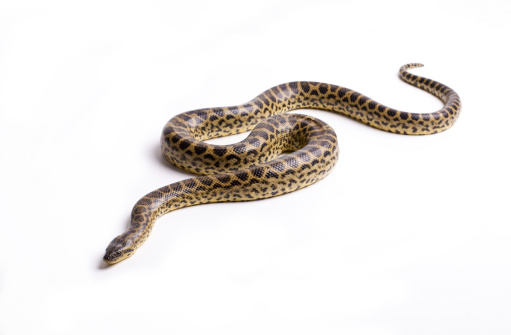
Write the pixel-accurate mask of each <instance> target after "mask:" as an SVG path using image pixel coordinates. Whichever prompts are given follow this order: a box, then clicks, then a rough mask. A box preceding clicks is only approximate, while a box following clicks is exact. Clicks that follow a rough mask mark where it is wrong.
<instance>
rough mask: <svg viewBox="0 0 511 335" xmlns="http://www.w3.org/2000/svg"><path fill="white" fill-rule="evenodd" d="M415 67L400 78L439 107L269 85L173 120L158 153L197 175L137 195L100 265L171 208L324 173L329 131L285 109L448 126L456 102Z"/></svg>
mask: <svg viewBox="0 0 511 335" xmlns="http://www.w3.org/2000/svg"><path fill="white" fill-rule="evenodd" d="M420 66H422V64H417V63H412V64H407V65H404V66H402V67H401V68H400V70H399V75H400V78H401V79H402V80H404V81H405V82H407V83H409V84H411V85H414V86H416V87H418V88H420V89H422V90H425V91H427V92H429V93H431V94H433V95H435V96H436V97H438V98H439V99H441V100H442V101H443V102H444V106H443V107H442V108H441V109H440V110H438V111H436V112H433V113H409V112H404V111H399V110H396V109H393V108H390V107H387V106H384V105H382V104H380V103H378V102H376V101H374V100H372V99H370V98H368V97H367V96H365V95H363V94H360V93H358V92H355V91H353V90H350V89H348V88H344V87H341V86H336V85H331V84H324V83H318V82H310V81H299V82H291V83H286V84H282V85H279V86H275V87H273V88H271V89H269V90H267V91H265V92H263V93H261V94H260V95H258V96H257V97H255V98H254V99H252V100H251V101H249V102H247V103H245V104H242V105H238V106H230V107H221V108H205V109H198V110H193V111H189V112H185V113H181V114H179V115H176V116H175V117H173V118H172V119H170V121H168V122H167V124H166V125H165V127H164V129H163V133H162V136H161V148H162V151H163V154H164V155H165V157H166V158H167V159H168V160H169V161H170V162H171V163H172V164H174V165H175V166H177V167H179V168H181V169H184V170H186V171H188V172H192V173H194V174H197V175H201V176H198V177H194V178H189V179H186V180H183V181H179V182H176V183H173V184H170V185H168V186H164V187H162V188H160V189H158V190H155V191H153V192H151V193H149V194H147V195H146V196H144V197H143V198H141V199H140V200H139V201H138V202H137V203H136V204H135V206H134V207H133V210H132V213H131V222H130V225H129V227H128V229H127V230H126V231H125V232H124V233H122V234H121V235H119V236H117V237H116V238H114V239H113V240H112V242H111V243H110V244H109V245H108V247H107V249H106V253H105V256H104V258H103V259H104V261H105V262H107V263H109V264H114V263H118V262H120V261H122V260H124V259H126V258H128V257H130V256H132V255H133V253H134V252H135V251H136V250H137V248H138V247H140V246H141V245H142V244H143V243H144V242H145V241H146V239H147V238H148V237H149V235H150V233H151V230H152V228H153V225H154V223H155V221H156V220H157V219H158V218H159V217H160V216H162V215H164V214H166V213H168V212H171V211H173V210H176V209H179V208H183V207H187V206H193V205H199V204H205V203H215V202H233V201H249V200H257V199H265V198H270V197H274V196H278V195H282V194H285V193H289V192H293V191H295V190H298V189H301V188H303V187H306V186H309V185H311V184H313V183H315V182H317V181H319V180H321V179H323V178H324V177H325V176H327V175H328V173H329V172H330V171H331V170H332V168H333V167H334V165H335V163H336V162H337V159H338V157H339V153H338V145H337V137H336V134H335V132H334V130H333V129H332V128H331V127H330V126H329V125H327V124H326V123H324V122H323V121H321V120H318V119H316V118H313V117H311V116H306V115H300V114H284V113H286V112H288V111H292V110H296V109H301V108H311V109H321V110H327V111H332V112H336V113H339V114H342V115H345V116H348V117H350V118H352V119H355V120H358V121H360V122H362V123H364V124H366V125H368V126H371V127H374V128H377V129H380V130H384V131H387V132H392V133H396V134H404V135H428V134H435V133H438V132H441V131H444V130H446V129H448V128H450V127H451V126H452V125H453V123H454V122H455V121H456V119H457V118H458V116H459V113H460V111H461V101H460V98H459V96H458V94H457V93H456V92H455V91H453V90H452V89H450V88H449V87H447V86H445V85H443V84H441V83H439V82H437V81H434V80H431V79H428V78H424V77H419V76H417V75H414V74H411V73H409V72H408V71H407V69H410V68H414V67H420ZM250 130H251V132H250V134H249V135H248V137H247V138H246V139H244V140H243V141H241V142H239V143H236V144H231V145H214V144H209V143H205V142H204V141H205V140H208V139H212V138H217V137H222V136H228V135H234V134H239V133H243V132H247V131H250ZM283 153H285V155H282V154H283Z"/></svg>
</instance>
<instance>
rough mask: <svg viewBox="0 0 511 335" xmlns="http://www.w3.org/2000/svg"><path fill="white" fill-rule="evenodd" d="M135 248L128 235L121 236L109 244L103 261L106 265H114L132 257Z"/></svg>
mask: <svg viewBox="0 0 511 335" xmlns="http://www.w3.org/2000/svg"><path fill="white" fill-rule="evenodd" d="M134 252H135V246H134V245H133V240H132V238H131V237H130V235H126V234H122V235H119V236H117V237H116V238H114V239H113V240H112V242H110V244H109V245H108V247H107V248H106V253H105V256H104V257H103V260H104V261H105V262H107V263H108V264H115V263H118V262H120V261H122V260H123V259H126V258H128V257H130V256H131V255H133V253H134Z"/></svg>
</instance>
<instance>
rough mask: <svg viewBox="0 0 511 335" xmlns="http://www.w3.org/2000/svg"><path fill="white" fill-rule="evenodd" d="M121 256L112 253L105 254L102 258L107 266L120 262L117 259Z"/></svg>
mask: <svg viewBox="0 0 511 335" xmlns="http://www.w3.org/2000/svg"><path fill="white" fill-rule="evenodd" d="M120 256H121V253H120V252H112V253H106V254H105V256H104V257H103V260H104V261H105V262H106V263H108V264H115V263H117V262H119V261H120V259H119V257H120Z"/></svg>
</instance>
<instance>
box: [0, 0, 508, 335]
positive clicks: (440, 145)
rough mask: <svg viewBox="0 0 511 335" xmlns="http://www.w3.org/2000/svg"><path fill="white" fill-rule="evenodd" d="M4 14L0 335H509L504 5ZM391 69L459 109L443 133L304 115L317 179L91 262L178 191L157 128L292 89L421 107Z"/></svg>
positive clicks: (27, 7) (184, 222) (297, 4)
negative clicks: (315, 143) (323, 86)
mask: <svg viewBox="0 0 511 335" xmlns="http://www.w3.org/2000/svg"><path fill="white" fill-rule="evenodd" d="M0 4H1V5H0V169H1V170H0V172H1V174H0V206H1V215H0V224H1V242H0V334H119V333H123V334H414V335H418V334H509V333H511V322H510V317H511V285H510V282H511V261H510V255H511V219H510V215H509V200H510V195H509V189H510V187H511V181H510V177H509V172H510V168H511V166H510V163H509V152H510V147H509V145H510V143H511V141H510V136H509V133H510V128H509V127H510V122H511V117H510V103H509V89H510V83H509V78H510V75H511V73H510V68H509V59H510V56H511V54H510V52H509V40H510V35H511V34H510V33H511V29H510V26H511V23H510V22H511V21H510V17H511V5H510V2H509V1H496V0H493V1H488V0H484V1H467V0H464V1H449V0H431V1H424V2H413V1H408V0H406V1H404V0H403V1H370V0H362V1H298V0H292V1H284V0H282V1H278V0H267V1H250V2H248V1H247V2H244V1H83V2H78V1H32V2H30V1H7V2H6V1H1V2H0ZM408 62H421V63H424V64H425V65H426V67H424V68H421V69H415V70H413V71H412V72H413V73H415V74H418V75H421V76H426V77H430V78H433V79H435V80H438V81H440V82H443V83H445V84H447V85H448V86H450V87H452V88H454V89H455V90H456V91H457V92H458V93H459V94H460V96H461V98H462V102H463V111H462V114H461V117H460V119H459V120H458V122H457V123H456V124H455V126H454V127H453V128H452V129H450V130H448V131H447V132H444V133H442V134H438V135H433V136H423V137H407V136H399V135H393V134H389V133H385V132H382V131H378V130H375V129H372V128H369V127H367V126H365V125H362V124H359V123H357V122H354V121H352V120H349V119H347V118H345V117H341V116H339V115H335V114H331V113H327V112H318V111H300V112H301V113H307V114H310V115H313V116H317V117H318V118H321V119H322V120H324V121H326V122H327V123H329V124H330V125H331V126H332V127H333V128H334V129H335V130H336V132H337V135H338V137H339V141H340V153H341V158H340V160H339V163H338V164H337V166H336V168H335V170H334V172H332V173H331V175H330V176H329V177H327V179H325V180H323V181H321V182H319V183H318V184H316V185H313V186H311V187H309V188H306V189H304V190H301V191H298V192H295V193H293V194H289V195H285V196H282V197H278V198H274V199H269V200H264V201H256V202H246V203H236V204H214V205H204V206H198V207H191V208H186V209H182V210H179V211H176V212H173V213H170V214H168V215H166V216H164V217H163V218H161V219H160V220H159V221H158V222H157V224H156V226H155V229H154V230H153V234H152V235H151V237H150V238H149V240H148V241H147V242H146V244H144V246H143V247H141V248H140V249H139V250H138V251H137V253H136V254H135V255H134V256H133V257H132V258H130V259H128V260H126V261H124V262H121V263H120V264H118V265H116V266H112V267H107V266H105V265H104V264H103V263H102V257H103V253H104V249H105V247H106V246H107V244H108V243H109V242H110V240H111V239H112V238H113V237H115V236H116V235H118V234H120V233H121V232H123V231H124V229H125V228H126V226H127V224H128V220H129V215H130V211H131V208H132V206H133V205H134V204H135V202H136V201H137V200H138V199H139V198H140V197H142V196H143V195H144V194H146V193H148V192H150V191H152V190H154V189H156V188H158V187H161V186H163V185H166V184H170V183H172V182H175V181H178V180H181V179H183V178H185V177H188V176H189V175H188V174H187V173H184V172H182V171H179V170H177V169H175V168H171V167H170V166H169V164H168V163H167V162H166V161H165V160H164V159H163V158H162V156H161V153H160V149H159V137H160V132H161V129H162V128H163V126H164V124H165V122H166V121H167V120H168V119H170V118H171V117H172V116H174V115H176V114H178V113H181V112H184V111H187V110H191V109H195V108H202V107H213V106H226V105H234V104H239V103H243V102H245V101H248V100H250V99H251V98H253V97H254V96H256V95H257V94H259V93H260V92H262V91H264V90H265V89H267V88H270V87H272V86H274V85H276V84H280V83H283V82H288V81H293V80H315V81H322V82H328V83H334V84H338V85H342V86H346V87H349V88H352V89H355V90H357V91H359V92H362V93H364V94H366V95H368V96H369V97H371V98H373V99H375V100H377V101H379V102H382V103H384V104H386V105H388V106H391V107H394V108H398V109H402V110H406V111H413V112H431V111H435V110H437V109H439V108H440V107H441V106H442V104H441V102H440V101H439V100H438V99H436V98H434V97H432V96H430V95H429V94H427V93H425V92H422V91H420V90H418V89H416V88H414V87H411V86H409V85H407V84H405V83H403V82H401V81H400V80H399V79H398V77H397V71H398V68H399V67H400V66H401V65H403V64H405V63H408ZM243 136H245V135H243ZM243 136H237V137H235V138H226V139H221V140H215V141H213V143H229V142H233V141H238V140H240V139H241V138H243Z"/></svg>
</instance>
